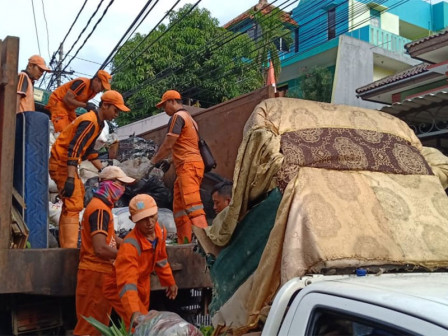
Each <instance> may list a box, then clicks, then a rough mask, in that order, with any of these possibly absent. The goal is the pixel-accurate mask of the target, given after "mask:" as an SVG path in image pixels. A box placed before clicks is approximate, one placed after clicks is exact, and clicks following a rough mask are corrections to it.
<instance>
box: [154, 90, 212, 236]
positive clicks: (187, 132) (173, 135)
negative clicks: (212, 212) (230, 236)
mask: <svg viewBox="0 0 448 336" xmlns="http://www.w3.org/2000/svg"><path fill="white" fill-rule="evenodd" d="M156 107H157V108H163V109H164V110H165V113H166V114H168V115H169V116H170V117H171V119H170V121H169V122H168V132H167V134H166V136H165V140H164V141H163V143H162V145H161V146H160V148H159V150H158V151H157V153H156V154H155V155H154V156H153V157H152V159H151V161H150V163H151V165H152V166H155V165H156V164H157V163H158V162H159V161H160V160H162V159H164V158H165V157H167V156H168V155H169V154H170V152H171V153H172V156H173V162H174V165H175V167H176V175H177V177H176V180H175V181H174V195H173V212H174V221H175V223H176V228H177V241H178V243H179V244H183V243H184V242H185V241H187V242H190V241H191V236H192V225H194V226H196V227H198V228H206V227H207V220H206V218H205V212H204V206H203V204H202V200H201V195H200V192H199V188H200V185H201V182H202V178H203V177H204V162H203V161H202V157H201V153H200V152H199V146H198V142H199V135H198V132H197V124H196V122H195V121H194V120H193V118H192V117H191V115H190V113H188V112H187V111H186V110H185V109H184V108H183V105H182V98H181V96H180V94H179V92H177V91H175V90H168V91H166V92H165V93H164V94H163V96H162V100H161V101H160V102H159V103H158V104H157V105H156Z"/></svg>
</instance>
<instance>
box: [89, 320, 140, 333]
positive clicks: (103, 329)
mask: <svg viewBox="0 0 448 336" xmlns="http://www.w3.org/2000/svg"><path fill="white" fill-rule="evenodd" d="M83 318H84V319H85V320H86V321H87V322H89V323H90V324H91V325H93V326H94V327H95V328H96V329H97V330H98V331H99V332H100V333H101V335H104V336H130V335H131V330H130V329H129V331H127V330H126V326H125V324H124V322H123V320H121V321H120V327H119V328H118V327H117V326H116V325H115V324H114V323H113V322H112V325H111V326H110V327H108V326H106V325H104V324H102V323H101V322H99V321H98V320H96V319H95V318H93V317H85V316H83Z"/></svg>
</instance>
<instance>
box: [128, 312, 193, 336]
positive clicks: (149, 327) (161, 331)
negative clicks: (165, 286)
mask: <svg viewBox="0 0 448 336" xmlns="http://www.w3.org/2000/svg"><path fill="white" fill-rule="evenodd" d="M137 322H138V325H137V327H136V328H135V331H134V334H133V335H134V336H202V333H201V332H200V331H199V329H197V328H196V327H195V326H194V325H192V324H191V323H188V322H187V321H185V320H184V319H183V318H181V317H180V316H179V315H177V314H176V313H172V312H168V311H157V310H150V311H149V312H148V314H146V315H142V316H139V318H138V321H137Z"/></svg>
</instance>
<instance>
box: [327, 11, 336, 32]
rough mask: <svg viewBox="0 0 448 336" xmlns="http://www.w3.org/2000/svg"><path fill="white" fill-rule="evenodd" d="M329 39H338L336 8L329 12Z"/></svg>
mask: <svg viewBox="0 0 448 336" xmlns="http://www.w3.org/2000/svg"><path fill="white" fill-rule="evenodd" d="M327 30H328V39H329V40H331V39H334V38H335V37H336V8H331V9H330V10H329V11H328V28H327Z"/></svg>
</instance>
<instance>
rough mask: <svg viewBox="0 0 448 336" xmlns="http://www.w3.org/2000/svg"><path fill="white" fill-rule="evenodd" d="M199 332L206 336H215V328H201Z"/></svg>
mask: <svg viewBox="0 0 448 336" xmlns="http://www.w3.org/2000/svg"><path fill="white" fill-rule="evenodd" d="M199 331H200V332H201V333H202V335H204V336H212V335H213V331H214V329H213V326H201V327H200V328H199Z"/></svg>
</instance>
